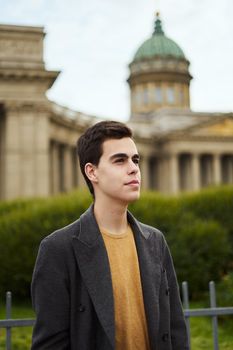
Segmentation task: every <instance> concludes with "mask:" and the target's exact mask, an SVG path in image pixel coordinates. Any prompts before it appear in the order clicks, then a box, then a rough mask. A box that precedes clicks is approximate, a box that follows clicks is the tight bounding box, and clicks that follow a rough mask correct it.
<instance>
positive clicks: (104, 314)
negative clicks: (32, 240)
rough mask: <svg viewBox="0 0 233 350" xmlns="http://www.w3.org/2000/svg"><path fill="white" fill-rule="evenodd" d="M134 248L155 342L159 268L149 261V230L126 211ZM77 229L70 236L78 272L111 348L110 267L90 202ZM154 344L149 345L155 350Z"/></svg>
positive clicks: (150, 331) (111, 293)
mask: <svg viewBox="0 0 233 350" xmlns="http://www.w3.org/2000/svg"><path fill="white" fill-rule="evenodd" d="M127 217H128V221H129V223H130V225H131V228H132V230H133V233H134V237H135V244H136V248H137V252H138V260H139V266H140V274H141V283H142V289H143V297H144V305H145V312H146V317H147V323H148V332H149V337H150V341H151V344H156V343H157V340H156V339H155V337H156V334H158V323H159V322H158V321H159V320H158V310H156V308H157V307H158V293H159V288H158V286H159V276H160V275H159V268H156V264H153V260H154V259H153V258H154V247H153V244H151V239H150V238H151V236H152V234H151V232H149V230H147V229H145V227H144V229H143V228H142V226H141V225H140V223H139V222H138V221H137V220H136V219H135V218H134V217H133V215H132V214H131V213H130V212H128V213H127ZM79 222H80V229H79V232H78V233H77V235H75V236H74V237H73V238H74V239H73V246H74V251H75V255H76V259H77V262H78V266H79V269H80V273H81V275H82V278H83V281H84V283H85V285H86V287H87V289H88V292H89V295H90V297H91V299H92V302H93V305H94V308H95V310H96V313H97V315H98V318H99V320H100V323H101V324H102V327H103V329H104V330H105V332H106V334H107V336H108V338H109V341H110V343H111V344H112V347H113V348H115V325H114V323H115V321H114V300H113V288H112V281H111V271H110V266H109V261H108V256H107V251H106V248H105V245H104V241H103V238H102V235H101V233H100V230H99V227H98V224H97V222H96V219H95V216H94V209H93V205H92V206H90V207H89V209H88V210H87V211H86V212H85V213H84V214H82V215H81V217H80V221H79ZM155 349H157V348H156V345H153V346H151V350H155Z"/></svg>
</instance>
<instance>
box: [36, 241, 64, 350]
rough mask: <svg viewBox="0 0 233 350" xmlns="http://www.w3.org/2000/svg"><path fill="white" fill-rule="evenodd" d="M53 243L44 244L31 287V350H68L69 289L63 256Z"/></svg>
mask: <svg viewBox="0 0 233 350" xmlns="http://www.w3.org/2000/svg"><path fill="white" fill-rule="evenodd" d="M59 248H60V247H59V245H58V244H55V242H54V241H53V240H51V239H47V238H46V239H44V240H43V241H42V242H41V245H40V248H39V252H38V256H37V260H36V264H35V268H34V272H33V277H32V285H31V293H32V304H33V308H34V310H35V312H36V322H35V326H34V329H33V336H32V347H31V350H42V349H43V350H57V349H59V350H68V349H70V340H69V322H70V321H69V304H70V302H69V294H70V293H69V288H68V285H69V284H68V273H67V268H66V264H65V262H64V260H65V259H64V252H62V249H61V248H60V249H59Z"/></svg>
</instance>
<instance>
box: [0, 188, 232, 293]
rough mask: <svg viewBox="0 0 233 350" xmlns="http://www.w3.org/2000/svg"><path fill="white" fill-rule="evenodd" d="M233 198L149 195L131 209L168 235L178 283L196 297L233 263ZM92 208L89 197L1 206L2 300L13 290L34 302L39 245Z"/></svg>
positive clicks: (212, 193) (222, 193)
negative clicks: (32, 289) (33, 282)
mask: <svg viewBox="0 0 233 350" xmlns="http://www.w3.org/2000/svg"><path fill="white" fill-rule="evenodd" d="M232 198H233V188H232V187H228V188H225V187H224V188H222V189H212V190H209V191H203V192H201V193H198V194H193V195H183V196H180V197H163V196H161V195H158V194H156V193H152V192H148V193H143V194H142V196H141V199H140V200H139V201H138V202H136V203H134V204H132V205H131V206H130V210H131V211H132V212H133V214H134V215H135V216H136V217H137V218H138V219H139V220H141V221H142V222H145V223H147V224H150V225H153V226H155V227H157V228H159V229H160V230H161V231H163V233H164V234H165V236H166V238H167V241H168V243H169V246H170V249H171V251H172V255H173V258H174V262H175V267H176V271H177V274H178V279H179V281H180V282H181V281H182V280H187V281H188V282H189V285H190V291H192V294H193V296H199V294H200V293H202V292H203V291H204V290H205V289H206V288H207V285H208V282H209V280H211V279H213V280H216V281H219V280H221V278H222V277H223V276H224V275H225V274H226V272H227V270H228V267H229V266H230V263H231V262H232V261H233V259H232V248H233V247H232V236H233V233H232V227H233V226H232V217H231V216H232V212H233V210H232V209H233V203H232ZM90 203H91V197H90V195H89V194H88V193H87V192H86V191H82V192H81V191H77V192H73V193H71V194H69V195H60V196H56V197H53V198H49V199H38V200H37V199H33V200H19V201H12V202H5V203H4V202H2V203H0V242H1V244H0V295H3V294H4V293H5V292H6V291H7V290H11V291H12V292H13V293H14V295H15V296H17V297H19V298H27V297H28V296H29V293H30V281H31V275H32V270H33V266H34V263H35V258H36V255H37V251H38V246H39V242H40V241H41V239H42V238H43V237H45V236H46V235H48V234H49V233H51V232H52V231H54V230H55V229H57V228H59V227H62V226H64V225H67V224H69V223H70V222H72V221H74V220H75V219H77V218H78V217H79V216H80V214H81V213H83V212H84V211H85V209H86V208H87V207H88V206H89V204H90Z"/></svg>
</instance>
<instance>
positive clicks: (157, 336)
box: [31, 206, 189, 350]
mask: <svg viewBox="0 0 233 350" xmlns="http://www.w3.org/2000/svg"><path fill="white" fill-rule="evenodd" d="M128 221H129V223H130V225H131V228H132V230H133V233H134V237H135V243H136V248H137V253H138V260H139V266H140V274H141V283H142V290H143V297H144V305H145V313H146V318H147V326H148V333H149V339H150V345H151V350H188V349H189V346H188V340H187V332H186V326H185V321H184V317H183V311H182V306H181V302H180V298H179V292H178V286H177V280H176V275H175V271H174V267H173V263H172V259H171V255H170V252H169V249H168V246H167V244H166V241H165V239H164V236H163V235H162V233H161V232H160V231H158V230H157V229H155V228H152V227H150V226H147V225H144V224H142V223H140V222H138V221H137V220H136V219H135V218H134V217H133V216H132V214H130V213H129V212H128ZM32 302H33V307H34V309H35V312H36V323H35V326H34V330H33V337H32V348H31V349H32V350H94V349H95V350H96V349H98V350H113V349H114V348H115V328H114V302H113V290H112V283H111V273H110V267H109V262H108V256H107V252H106V249H105V246H104V242H103V239H102V236H101V233H100V231H99V228H98V225H97V223H96V220H95V217H94V214H93V206H91V207H90V208H89V209H88V210H87V211H86V212H85V213H84V214H83V215H81V217H80V219H78V220H77V221H75V222H74V223H72V224H70V225H69V226H66V227H64V228H62V229H60V230H57V231H55V232H54V233H52V234H51V235H49V236H48V237H46V238H45V239H43V241H42V242H41V245H40V248H39V252H38V256H37V260H36V264H35V268H34V273H33V279H32ZM122 350H124V349H122ZM140 350H143V349H140Z"/></svg>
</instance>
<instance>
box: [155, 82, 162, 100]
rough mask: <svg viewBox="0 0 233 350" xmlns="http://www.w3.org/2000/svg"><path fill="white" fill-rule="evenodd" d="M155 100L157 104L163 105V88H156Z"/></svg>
mask: <svg viewBox="0 0 233 350" xmlns="http://www.w3.org/2000/svg"><path fill="white" fill-rule="evenodd" d="M154 99H155V102H156V103H162V102H163V94H162V88H161V87H160V86H156V87H155V94H154Z"/></svg>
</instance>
